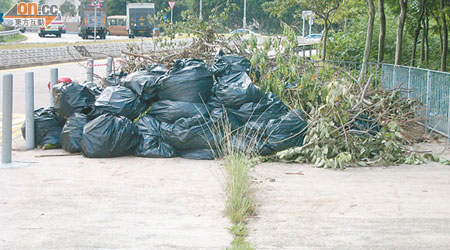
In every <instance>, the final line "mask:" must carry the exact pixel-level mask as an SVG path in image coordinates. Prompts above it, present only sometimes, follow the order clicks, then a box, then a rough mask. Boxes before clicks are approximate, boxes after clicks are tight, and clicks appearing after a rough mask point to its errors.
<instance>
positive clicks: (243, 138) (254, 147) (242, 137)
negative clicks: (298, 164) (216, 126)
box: [231, 128, 273, 155]
mask: <svg viewBox="0 0 450 250" xmlns="http://www.w3.org/2000/svg"><path fill="white" fill-rule="evenodd" d="M231 145H232V148H233V150H236V151H240V152H243V153H245V154H255V155H256V154H257V155H269V154H271V153H273V150H272V149H271V148H270V147H268V145H267V143H266V141H265V138H264V137H263V134H262V133H257V132H254V131H251V130H247V129H245V128H242V129H239V130H238V131H236V132H235V133H234V134H233V135H232V136H231Z"/></svg>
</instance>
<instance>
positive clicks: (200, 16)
mask: <svg viewBox="0 0 450 250" xmlns="http://www.w3.org/2000/svg"><path fill="white" fill-rule="evenodd" d="M199 18H200V20H201V19H202V0H200V15H199Z"/></svg>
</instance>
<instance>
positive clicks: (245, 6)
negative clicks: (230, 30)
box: [242, 0, 247, 31]
mask: <svg viewBox="0 0 450 250" xmlns="http://www.w3.org/2000/svg"><path fill="white" fill-rule="evenodd" d="M242 21H243V23H244V24H243V28H244V31H245V30H246V29H247V0H244V18H243V20H242Z"/></svg>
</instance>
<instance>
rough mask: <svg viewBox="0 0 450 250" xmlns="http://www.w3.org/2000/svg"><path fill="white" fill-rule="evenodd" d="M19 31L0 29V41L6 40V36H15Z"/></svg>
mask: <svg viewBox="0 0 450 250" xmlns="http://www.w3.org/2000/svg"><path fill="white" fill-rule="evenodd" d="M19 33H20V30H19V29H15V30H7V31H0V42H4V41H6V38H7V37H8V36H14V37H16V36H17V35H18V34H19Z"/></svg>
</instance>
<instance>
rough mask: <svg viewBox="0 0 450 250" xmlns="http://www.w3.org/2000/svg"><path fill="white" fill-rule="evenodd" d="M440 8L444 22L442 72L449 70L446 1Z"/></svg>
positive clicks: (440, 3)
mask: <svg viewBox="0 0 450 250" xmlns="http://www.w3.org/2000/svg"><path fill="white" fill-rule="evenodd" d="M439 7H440V10H441V22H442V30H443V36H442V41H443V43H442V50H441V52H442V53H441V71H446V70H447V50H448V29H447V20H446V18H445V14H446V13H445V5H444V0H440V1H439Z"/></svg>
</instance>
